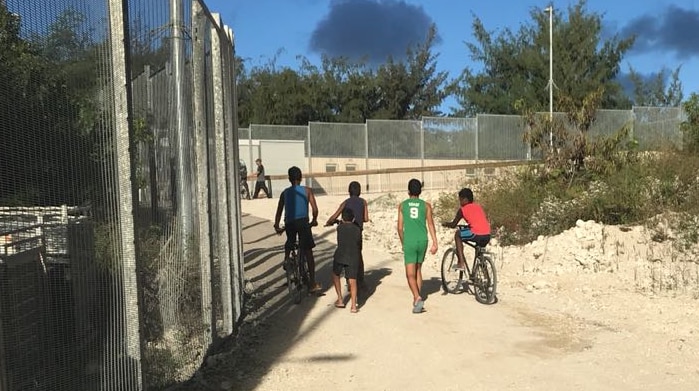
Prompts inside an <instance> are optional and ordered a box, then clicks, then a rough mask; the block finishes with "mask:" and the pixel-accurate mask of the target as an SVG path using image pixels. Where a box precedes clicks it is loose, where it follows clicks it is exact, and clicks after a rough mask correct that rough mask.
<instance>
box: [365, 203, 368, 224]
mask: <svg viewBox="0 0 699 391" xmlns="http://www.w3.org/2000/svg"><path fill="white" fill-rule="evenodd" d="M364 222H365V223H368V222H369V204H368V203H367V202H366V200H364Z"/></svg>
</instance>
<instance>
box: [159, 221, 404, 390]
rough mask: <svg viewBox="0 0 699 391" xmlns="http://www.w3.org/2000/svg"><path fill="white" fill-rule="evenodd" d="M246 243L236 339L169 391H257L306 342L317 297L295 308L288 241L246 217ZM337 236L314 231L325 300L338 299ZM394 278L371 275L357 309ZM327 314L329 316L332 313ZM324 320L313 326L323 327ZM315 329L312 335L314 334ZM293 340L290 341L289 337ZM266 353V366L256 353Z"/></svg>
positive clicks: (216, 350)
mask: <svg viewBox="0 0 699 391" xmlns="http://www.w3.org/2000/svg"><path fill="white" fill-rule="evenodd" d="M243 227H244V228H243V242H244V249H245V253H244V254H245V255H244V256H245V259H244V270H245V280H246V289H245V290H246V300H245V306H244V314H243V319H242V320H241V321H239V322H238V327H237V328H236V331H235V333H234V335H233V336H230V337H227V338H224V339H221V340H220V341H217V342H216V343H215V344H214V346H213V347H212V348H211V349H210V351H209V353H208V354H207V357H206V358H205V359H204V361H203V363H202V365H201V367H200V368H199V370H198V371H197V373H196V374H195V375H194V376H193V377H192V378H191V379H189V380H187V381H185V382H182V383H180V384H177V385H173V386H172V387H169V388H168V390H171V391H174V390H177V391H180V390H187V391H199V390H202V391H203V390H253V389H255V387H256V386H257V385H258V384H259V382H260V380H261V378H262V376H264V374H265V373H266V372H267V370H268V369H269V367H270V366H271V365H272V364H273V363H274V360H275V358H277V357H280V356H282V355H283V354H284V352H286V351H287V350H288V349H289V348H291V347H292V346H293V345H294V344H295V343H296V341H297V340H301V339H303V337H304V335H303V334H304V333H301V332H300V329H301V324H302V323H303V322H304V321H305V319H306V318H307V316H308V313H309V312H310V311H311V309H312V308H313V305H314V304H315V300H318V298H317V297H314V296H307V297H304V298H303V300H302V301H301V303H300V304H297V305H296V304H293V303H292V302H291V301H290V299H289V295H288V291H287V286H286V278H285V275H284V271H283V270H282V268H281V260H282V258H283V256H284V240H285V237H284V236H283V235H282V236H277V235H275V234H274V232H273V231H272V224H271V222H270V221H267V220H263V219H259V218H256V217H253V216H249V215H244V216H243ZM330 235H335V230H334V229H332V228H320V227H318V228H314V238H315V240H316V248H315V250H314V256H315V260H316V274H317V276H318V280H319V281H322V282H325V283H326V284H325V286H324V287H323V288H324V289H323V292H322V293H321V294H320V295H319V296H323V295H335V291H334V288H333V287H332V285H331V283H329V282H330V273H332V256H333V253H334V251H335V245H334V244H333V243H332V242H329V241H328V240H327V239H328V237H330ZM390 273H391V269H388V268H380V269H376V270H367V271H366V274H365V281H366V289H364V290H363V291H362V294H361V295H360V296H359V304H360V305H362V306H363V305H364V304H365V303H367V302H368V301H370V299H371V296H372V295H373V294H374V293H375V292H376V288H377V287H378V286H379V285H380V284H381V280H382V279H383V278H385V277H386V276H388V275H389V274H390ZM330 308H332V307H329V308H328V311H332V309H330ZM323 319H324V317H321V318H319V319H317V320H315V322H317V323H320V322H322V321H323ZM279 322H283V325H284V327H283V329H284V331H285V332H284V333H283V334H284V335H279V334H282V333H279V332H276V331H275V332H272V328H273V327H274V326H275V325H278V324H279ZM315 326H317V325H313V326H312V327H310V328H309V329H310V330H312V329H314V328H315ZM289 336H291V337H289ZM262 346H264V347H265V349H266V353H267V354H266V356H267V357H272V359H271V360H269V359H268V360H266V361H265V360H263V359H261V358H260V357H258V355H256V352H257V351H258V349H259V348H260V347H262ZM312 359H313V360H317V361H334V360H347V359H350V358H349V357H335V356H332V357H329V356H317V357H313V358H312Z"/></svg>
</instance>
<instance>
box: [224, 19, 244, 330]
mask: <svg viewBox="0 0 699 391" xmlns="http://www.w3.org/2000/svg"><path fill="white" fill-rule="evenodd" d="M223 28H224V34H225V38H226V40H225V41H224V49H225V51H224V58H223V60H224V61H223V65H224V71H225V72H224V92H225V93H226V102H228V104H226V105H225V107H224V109H225V110H226V140H227V142H226V148H227V149H228V151H227V152H226V157H227V158H228V162H229V164H228V166H229V172H228V173H227V175H228V178H230V179H232V182H233V185H232V186H229V187H228V194H229V198H228V199H229V202H230V206H231V208H230V214H229V216H228V218H229V229H230V234H229V235H230V238H231V243H232V244H233V245H232V246H231V249H230V259H231V268H232V270H231V291H232V299H233V302H232V306H233V326H235V322H236V321H237V320H238V319H239V318H240V316H241V315H242V314H243V291H244V288H245V287H244V281H245V278H244V275H243V259H244V254H243V235H242V232H243V222H242V218H241V216H242V213H241V210H242V209H241V204H240V202H241V201H240V180H241V179H240V175H238V170H236V169H234V168H235V167H238V161H239V160H240V151H239V148H238V145H239V144H238V139H239V135H238V114H237V113H238V99H237V96H238V94H237V92H236V86H235V75H236V73H235V72H236V70H235V39H234V35H233V30H232V29H231V28H230V27H228V26H223Z"/></svg>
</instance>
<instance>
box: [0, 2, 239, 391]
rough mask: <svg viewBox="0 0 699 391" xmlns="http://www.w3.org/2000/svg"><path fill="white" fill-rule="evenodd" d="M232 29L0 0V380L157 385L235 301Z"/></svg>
mask: <svg viewBox="0 0 699 391" xmlns="http://www.w3.org/2000/svg"><path fill="white" fill-rule="evenodd" d="M233 59H234V46H233V38H232V31H231V30H230V29H229V28H228V27H226V26H225V25H224V24H223V23H222V21H221V19H220V17H219V16H218V15H216V14H211V13H210V12H209V11H208V10H207V8H206V7H205V5H204V4H203V3H202V2H201V1H199V0H171V1H169V2H166V1H158V2H153V1H150V0H129V1H122V0H60V1H49V0H44V1H32V2H28V1H25V0H6V1H4V2H2V1H0V92H1V93H0V391H17V390H51V391H54V390H56V391H62V390H156V389H161V388H163V387H165V386H167V385H168V384H172V383H175V382H178V381H181V380H184V379H187V378H189V377H190V376H191V375H192V374H193V373H194V371H195V370H196V368H198V367H199V365H200V364H201V362H202V359H203V357H204V355H205V353H206V351H207V349H209V348H210V347H211V346H212V344H214V343H216V342H217V341H219V340H220V339H221V337H224V336H227V335H230V334H231V333H232V332H233V329H234V327H235V324H236V322H237V321H238V320H239V319H240V317H241V312H242V296H243V276H242V265H241V263H242V238H241V229H240V213H239V206H240V200H239V197H238V195H237V192H236V191H234V190H235V189H237V188H238V185H239V178H238V175H237V174H236V172H237V170H236V169H235V165H236V162H237V161H238V148H237V146H236V145H235V142H236V140H237V138H238V136H237V128H236V126H235V123H236V122H237V118H236V114H235V113H236V103H235V102H236V99H235V91H234V87H233V85H234V82H233V81H234V80H235V77H234V75H235V69H234V61H233Z"/></svg>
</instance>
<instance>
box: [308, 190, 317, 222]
mask: <svg viewBox="0 0 699 391" xmlns="http://www.w3.org/2000/svg"><path fill="white" fill-rule="evenodd" d="M306 195H307V196H308V202H309V203H310V204H311V213H312V214H313V220H311V225H314V223H316V222H317V220H318V204H316V196H314V195H313V190H311V188H310V187H307V188H306Z"/></svg>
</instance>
